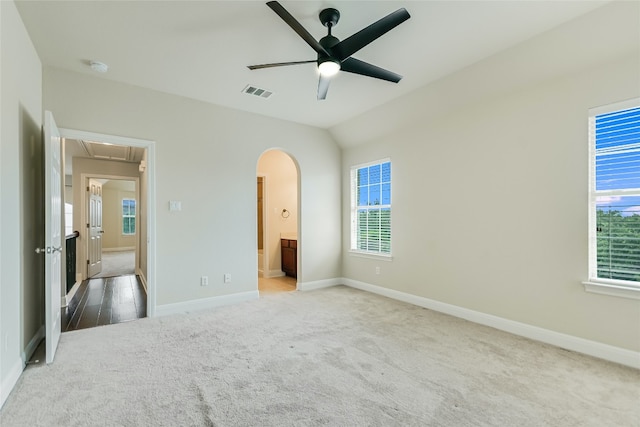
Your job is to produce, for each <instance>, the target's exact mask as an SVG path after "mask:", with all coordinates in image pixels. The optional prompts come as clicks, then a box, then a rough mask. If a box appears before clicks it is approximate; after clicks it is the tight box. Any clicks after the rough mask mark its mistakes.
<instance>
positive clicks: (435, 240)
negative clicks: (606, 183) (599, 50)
mask: <svg viewBox="0 0 640 427" xmlns="http://www.w3.org/2000/svg"><path fill="white" fill-rule="evenodd" d="M631 6H632V8H631V10H630V11H629V10H626V13H629V12H634V11H635V12H636V13H635V17H634V18H632V19H631V20H629V19H627V18H625V15H624V13H625V11H624V10H623V11H622V14H618V15H616V14H615V13H614V14H613V16H617V18H616V19H614V20H611V21H609V20H607V22H606V25H608V26H614V27H615V26H620V25H623V24H625V23H626V24H629V23H631V24H633V25H634V26H633V27H627V28H625V31H626V34H627V35H628V36H629V37H631V38H632V40H633V38H634V37H635V46H636V48H635V49H632V50H630V51H626V52H619V53H620V54H619V55H616V56H615V57H606V58H593V59H592V60H591V63H590V64H589V67H584V66H583V67H581V69H580V70H575V68H576V67H570V66H569V65H570V64H565V65H566V66H563V67H559V68H556V69H555V70H554V71H553V72H552V70H551V69H553V68H554V61H555V58H556V56H555V55H557V52H555V51H554V50H553V49H548V50H544V49H541V47H545V46H549V42H550V41H551V40H550V39H549V35H545V36H543V37H540V38H539V39H538V40H532V41H529V42H527V43H526V44H524V45H521V46H518V47H516V48H514V49H511V50H509V51H506V52H504V53H502V54H500V55H497V56H496V57H494V58H490V59H488V60H486V61H483V62H482V63H479V64H476V65H475V66H473V67H470V68H468V69H466V70H463V71H462V72H460V73H458V74H456V75H453V76H450V77H447V78H445V79H443V80H441V81H439V82H436V83H434V84H433V85H431V86H430V87H428V88H425V89H424V90H422V92H421V93H422V95H423V96H422V98H417V97H415V96H413V97H412V98H411V99H410V100H408V101H410V102H411V103H414V105H415V106H416V108H417V109H418V111H420V110H419V108H418V106H419V105H420V102H422V103H423V104H424V105H425V106H426V108H425V109H423V110H422V115H421V116H420V115H419V114H418V117H415V118H414V120H412V121H410V122H402V123H401V126H398V127H396V128H395V129H394V130H395V132H394V133H393V134H390V135H388V136H381V137H371V138H369V139H368V140H367V142H366V143H365V144H362V145H354V146H352V147H351V148H348V149H346V150H345V151H344V153H343V170H342V176H343V187H342V194H343V223H344V224H345V225H346V224H349V212H348V210H349V209H348V207H349V188H348V176H349V168H350V166H351V165H355V164H359V163H362V162H367V161H371V160H376V159H380V158H384V157H390V158H391V161H392V179H393V195H392V198H393V219H392V221H393V222H392V227H393V228H392V230H393V237H392V239H393V240H392V246H393V248H392V251H393V261H391V262H380V261H376V260H371V259H365V258H358V257H354V256H351V255H349V253H348V248H349V241H348V240H349V234H348V230H347V229H345V232H344V233H343V275H344V277H346V278H350V279H353V280H357V281H361V282H365V283H369V284H373V285H377V286H381V287H383V288H388V289H393V290H397V291H400V292H404V293H408V294H412V295H416V296H419V297H424V298H428V299H432V300H436V301H439V302H443V303H447V304H452V305H454V306H458V307H462V308H466V309H469V310H474V311H477V312H481V313H486V314H490V315H494V316H498V317H501V318H504V319H509V320H513V321H517V322H522V323H525V324H528V325H533V326H537V327H541V328H544V329H547V330H551V331H555V332H559V333H563V334H568V335H572V336H576V337H580V338H584V339H587V340H591V341H595V342H599V343H604V344H608V345H612V346H616V347H619V348H622V349H628V350H633V351H639V350H640V301H638V300H631V299H624V298H618V297H611V296H604V295H597V294H591V293H587V292H585V290H584V288H583V286H582V285H581V281H583V280H585V279H587V258H588V256H587V232H588V230H587V203H588V198H587V189H588V181H587V180H588V140H587V110H588V109H589V108H590V107H594V106H598V105H603V104H608V103H611V102H615V101H620V100H624V99H628V98H633V97H638V96H640V78H639V76H640V47H638V41H640V34H638V32H639V31H640V29H639V28H640V25H639V24H640V23H639V22H637V21H638V20H639V19H640V18H638V17H639V16H640V15H639V14H638V13H637V12H638V11H637V9H638V4H637V3H636V4H635V5H631ZM610 14H611V10H607V11H606V13H605V15H603V16H606V17H607V18H609V17H610V16H609V15H610ZM594 19H595V18H594V16H588V17H585V18H584V20H586V21H587V22H592V21H594ZM584 20H583V21H584ZM583 21H580V22H578V23H574V24H571V25H574V26H576V25H577V26H578V27H579V28H582V27H586V26H585V25H583V23H584V22H583ZM572 28H573V27H571V26H569V27H564V28H562V29H560V30H558V31H556V33H559V34H564V33H565V32H568V31H572ZM601 30H602V28H599V27H595V28H591V31H593V34H592V35H591V36H590V37H592V38H593V37H596V36H597V37H599V36H600V35H601V34H604V33H603V32H602V31H601ZM611 31H612V32H614V33H615V32H616V31H618V30H613V29H612V30H611ZM619 33H620V32H619ZM587 34H589V33H587ZM620 34H624V32H622V33H620ZM576 40H579V38H578V37H576ZM592 42H593V43H595V41H593V40H591V39H590V38H589V37H586V38H583V39H582V41H581V44H580V45H576V46H575V47H576V48H584V49H588V47H589V46H592ZM621 43H628V40H624V41H622V42H621ZM581 46H582V47H581ZM545 52H548V54H549V57H547V58H545V57H544V56H545V55H546V53H545ZM568 52H571V50H569V51H568ZM541 55H542V56H541ZM527 57H531V59H533V58H539V59H544V60H543V61H539V62H538V63H534V64H531V66H533V67H538V68H539V69H540V71H539V78H538V79H534V78H532V77H531V76H527V80H526V81H520V82H518V84H516V83H515V82H514V84H513V85H512V86H511V90H496V91H495V92H493V93H491V92H487V89H486V88H487V87H496V86H497V87H500V83H496V82H495V80H500V78H501V76H503V75H504V76H505V78H511V77H508V76H511V74H512V73H514V74H515V73H518V70H519V68H517V67H514V66H513V65H514V64H521V63H522V61H521V58H527ZM557 58H560V59H558V61H560V62H562V61H566V58H565V57H560V56H558V57H557ZM598 59H600V60H599V61H598ZM547 66H548V67H549V68H547ZM487 70H494V71H495V72H498V73H501V74H498V75H496V74H495V73H489V74H488V73H486V71H487ZM568 70H569V71H570V72H567V71H568ZM527 73H529V71H527ZM476 86H477V87H481V88H482V91H484V92H486V93H484V94H479V93H478V91H477V90H476V89H469V88H475V87H476ZM467 89H469V90H471V91H472V92H473V93H474V97H472V99H471V100H466V101H465V99H464V98H465V95H466V91H467ZM434 97H435V101H434ZM437 100H442V103H443V108H442V109H441V110H438V111H435V110H433V111H432V110H431V109H430V108H429V107H430V106H432V105H433V103H434V102H436V103H437V102H438V101H437ZM398 102H401V100H400V101H398ZM386 111H390V110H386V109H378V110H376V111H372V112H370V113H368V114H365V115H364V116H363V117H359V118H357V119H356V120H354V122H351V123H346V124H345V125H344V126H343V127H341V128H340V129H336V134H341V133H342V132H344V131H345V130H346V129H349V128H350V126H352V127H353V129H354V130H355V131H356V133H358V129H362V128H361V127H359V126H358V125H359V124H360V123H365V122H366V121H367V118H368V119H369V120H370V121H371V122H372V123H375V120H376V117H380V116H383V115H384V113H385V112H386ZM365 132H366V131H365V130H362V131H361V132H360V133H359V135H365ZM376 266H380V267H381V274H380V275H376V274H375V267H376Z"/></svg>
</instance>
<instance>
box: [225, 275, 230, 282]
mask: <svg viewBox="0 0 640 427" xmlns="http://www.w3.org/2000/svg"><path fill="white" fill-rule="evenodd" d="M224 283H231V273H225V274H224Z"/></svg>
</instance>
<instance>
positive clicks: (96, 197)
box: [87, 179, 104, 277]
mask: <svg viewBox="0 0 640 427" xmlns="http://www.w3.org/2000/svg"><path fill="white" fill-rule="evenodd" d="M87 191H88V192H89V209H88V214H89V222H88V223H87V227H88V231H89V241H88V245H89V247H88V250H87V253H88V255H89V259H88V263H87V268H88V271H87V276H88V277H93V276H95V275H96V274H100V272H101V271H102V233H104V231H103V230H102V183H101V182H100V181H97V180H95V179H89V186H88V187H87Z"/></svg>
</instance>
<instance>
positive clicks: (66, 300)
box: [62, 280, 82, 307]
mask: <svg viewBox="0 0 640 427" xmlns="http://www.w3.org/2000/svg"><path fill="white" fill-rule="evenodd" d="M80 283H82V280H76V283H74V284H73V286H72V287H71V289H69V292H68V293H67V295H65V296H64V297H62V299H63V300H64V303H63V307H67V306H68V305H69V303H71V300H72V299H73V297H74V296H75V294H76V292H78V289H79V288H80Z"/></svg>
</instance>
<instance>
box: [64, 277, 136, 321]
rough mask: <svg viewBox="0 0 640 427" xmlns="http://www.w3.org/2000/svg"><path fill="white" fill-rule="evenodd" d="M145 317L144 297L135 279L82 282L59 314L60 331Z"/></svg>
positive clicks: (111, 278) (124, 278) (105, 279)
mask: <svg viewBox="0 0 640 427" xmlns="http://www.w3.org/2000/svg"><path fill="white" fill-rule="evenodd" d="M146 316H147V294H146V293H145V291H144V287H143V286H142V284H141V283H140V280H139V279H138V277H137V276H135V275H128V276H116V277H108V278H104V279H90V280H85V281H83V282H82V283H81V284H80V288H78V291H77V292H76V294H75V296H74V298H73V301H71V303H70V304H69V306H68V307H67V308H66V309H65V312H64V313H63V325H62V331H63V332H67V331H74V330H76V329H85V328H93V327H95V326H103V325H112V324H115V323H122V322H128V321H130V320H136V319H140V318H142V317H146Z"/></svg>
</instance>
